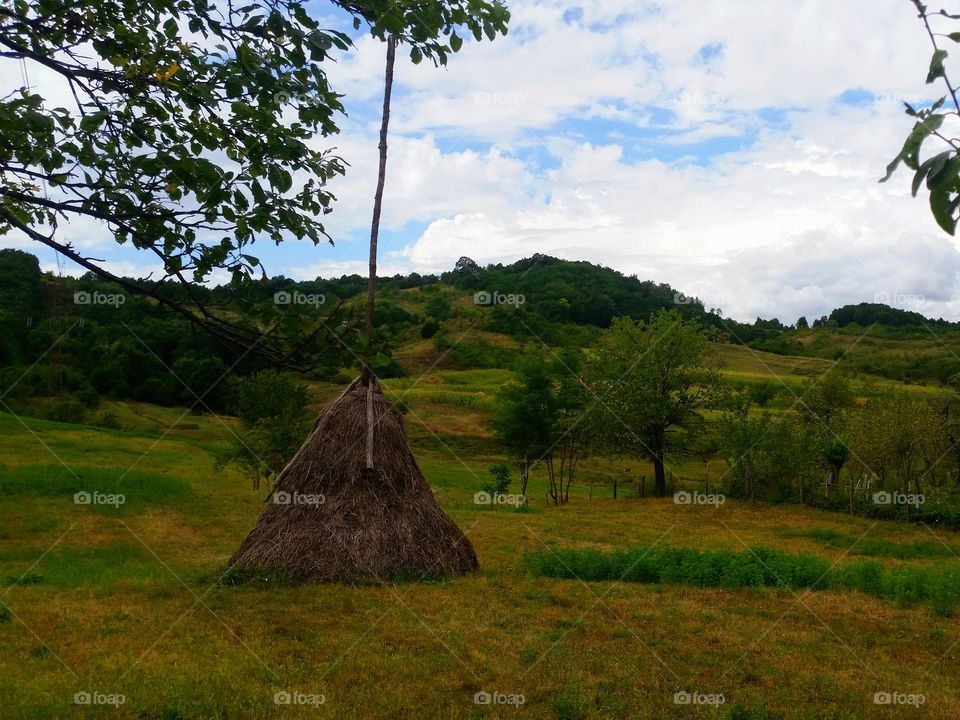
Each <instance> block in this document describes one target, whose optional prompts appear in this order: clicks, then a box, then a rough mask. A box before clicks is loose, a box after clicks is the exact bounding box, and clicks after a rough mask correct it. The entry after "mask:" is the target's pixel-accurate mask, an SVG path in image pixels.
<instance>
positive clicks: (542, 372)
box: [493, 350, 553, 495]
mask: <svg viewBox="0 0 960 720" xmlns="http://www.w3.org/2000/svg"><path fill="white" fill-rule="evenodd" d="M514 372H515V377H516V380H515V381H514V382H511V383H508V384H507V385H504V386H503V388H501V390H500V392H499V393H498V394H497V410H496V413H495V415H494V419H493V429H494V432H495V433H496V435H497V437H498V438H499V439H500V440H501V442H503V444H504V445H506V447H507V449H508V450H509V451H510V453H511V455H512V456H513V458H514V460H515V461H516V463H517V466H518V468H519V470H520V493H521V494H522V495H526V494H527V483H528V482H529V481H530V470H531V469H532V467H533V465H534V463H535V462H536V461H537V460H539V459H540V457H541V456H542V455H543V454H544V453H545V452H546V451H547V449H548V448H549V447H550V418H551V415H552V408H553V397H552V392H551V388H550V382H551V380H550V368H549V367H548V364H547V362H546V360H545V359H544V357H543V354H542V353H540V352H535V351H531V350H528V351H527V352H525V353H524V354H523V356H522V357H521V358H520V360H519V362H518V363H517V366H516V368H515V369H514Z"/></svg>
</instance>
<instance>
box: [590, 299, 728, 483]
mask: <svg viewBox="0 0 960 720" xmlns="http://www.w3.org/2000/svg"><path fill="white" fill-rule="evenodd" d="M706 347H707V341H706V338H705V336H704V334H703V332H702V329H701V328H700V326H699V325H698V324H697V323H696V322H694V321H687V320H684V319H683V317H682V316H681V315H680V314H679V313H678V312H677V311H676V310H670V311H663V310H661V311H660V312H658V313H657V314H656V315H654V316H653V317H652V318H651V319H650V320H649V321H648V322H637V321H635V320H631V319H629V318H617V319H615V320H614V321H613V324H612V325H611V327H610V329H609V330H606V331H604V332H603V334H602V335H601V337H600V341H599V342H598V344H597V345H596V346H595V347H594V348H593V352H592V359H591V362H590V368H589V370H588V371H587V375H588V377H589V382H590V384H591V385H592V388H593V392H594V394H595V395H596V397H597V398H598V399H599V404H600V408H601V413H600V416H599V419H600V422H601V424H602V426H603V431H602V432H603V435H604V437H605V438H607V440H608V441H609V442H610V443H612V444H613V445H614V446H615V447H619V448H623V449H625V450H626V452H627V453H629V454H631V455H635V456H640V457H646V458H649V459H650V460H651V461H652V462H653V469H654V477H655V491H656V494H657V496H659V497H663V496H664V495H666V491H667V486H666V473H665V469H664V468H665V463H666V459H667V455H668V453H669V452H671V451H673V450H676V449H679V448H680V447H681V446H682V441H683V436H684V435H686V436H691V435H695V434H696V433H698V432H700V431H701V430H702V429H703V415H702V411H703V410H705V409H706V408H707V407H709V406H710V405H711V403H712V402H713V401H714V399H715V398H716V396H717V391H718V388H719V381H718V372H717V370H716V369H714V368H709V367H707V366H706V365H705V364H704V354H705V352H706Z"/></svg>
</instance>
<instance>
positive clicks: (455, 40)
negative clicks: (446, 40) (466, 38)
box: [450, 33, 463, 52]
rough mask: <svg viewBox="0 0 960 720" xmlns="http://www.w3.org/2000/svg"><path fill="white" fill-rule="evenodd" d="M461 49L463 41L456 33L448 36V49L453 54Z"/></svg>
mask: <svg viewBox="0 0 960 720" xmlns="http://www.w3.org/2000/svg"><path fill="white" fill-rule="evenodd" d="M462 47H463V39H462V38H461V37H460V36H459V35H457V34H456V33H453V34H452V35H451V36H450V49H451V50H453V51H454V52H460V48H462Z"/></svg>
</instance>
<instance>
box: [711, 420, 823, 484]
mask: <svg viewBox="0 0 960 720" xmlns="http://www.w3.org/2000/svg"><path fill="white" fill-rule="evenodd" d="M718 435H719V444H720V450H721V453H722V454H723V456H724V458H725V459H726V461H727V464H728V466H729V468H730V470H729V472H728V481H727V492H728V494H730V495H732V496H734V497H745V498H748V499H750V500H757V499H760V500H785V499H797V500H799V501H800V502H801V503H802V502H804V500H805V498H806V496H807V494H808V492H807V488H808V485H809V481H810V477H811V471H812V469H813V468H814V464H813V463H812V462H811V457H810V451H809V445H810V443H811V442H812V438H811V437H810V432H809V430H808V429H807V428H806V427H805V426H804V425H802V424H801V423H799V422H797V420H796V419H795V418H792V417H790V416H789V415H779V416H778V415H773V414H771V413H763V414H762V415H759V416H753V417H751V414H750V412H749V404H748V403H745V402H740V403H734V404H733V406H732V407H731V408H730V409H728V410H727V411H725V412H724V413H723V414H722V415H721V417H720V420H719V423H718Z"/></svg>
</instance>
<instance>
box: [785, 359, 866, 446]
mask: <svg viewBox="0 0 960 720" xmlns="http://www.w3.org/2000/svg"><path fill="white" fill-rule="evenodd" d="M854 400H855V396H854V393H853V387H852V386H851V384H850V378H848V377H847V376H846V375H844V374H842V373H841V372H839V371H837V370H835V369H833V370H830V371H829V372H827V373H825V374H824V375H822V376H821V377H819V378H815V379H811V380H809V381H807V383H806V384H805V385H804V386H803V388H802V389H801V392H800V393H799V396H798V400H797V404H798V406H799V410H800V412H801V414H802V415H803V416H804V417H805V418H806V419H807V420H808V421H809V422H811V423H813V424H814V425H819V426H820V429H822V430H824V432H826V433H827V434H831V433H832V434H835V433H837V432H839V431H840V430H841V429H842V427H843V419H844V415H845V413H846V412H847V411H848V410H850V408H852V407H853V405H854Z"/></svg>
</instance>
